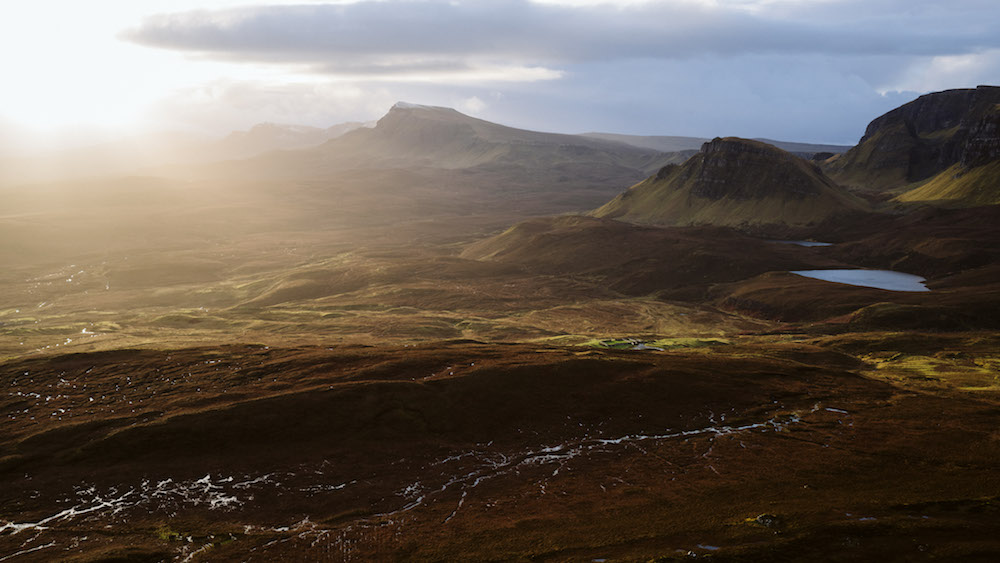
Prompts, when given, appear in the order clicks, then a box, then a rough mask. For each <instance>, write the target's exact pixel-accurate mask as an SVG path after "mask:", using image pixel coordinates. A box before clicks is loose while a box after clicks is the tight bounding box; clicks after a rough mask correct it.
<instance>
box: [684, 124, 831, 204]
mask: <svg viewBox="0 0 1000 563" xmlns="http://www.w3.org/2000/svg"><path fill="white" fill-rule="evenodd" d="M698 156H699V157H700V158H695V159H693V160H691V161H689V162H691V166H687V167H686V169H685V170H683V171H682V173H681V175H680V178H681V179H682V181H687V180H689V179H691V180H694V185H693V188H692V193H693V194H694V195H696V196H699V197H704V198H707V199H712V200H718V199H722V198H732V199H743V200H745V199H753V198H759V197H768V196H771V195H775V194H779V193H780V194H782V195H784V196H786V197H793V198H798V199H801V198H805V197H809V196H811V195H816V194H817V193H819V191H820V190H821V189H822V186H823V184H824V181H823V179H822V178H821V176H822V174H821V173H819V170H818V169H815V168H813V167H812V166H811V165H809V164H808V163H806V162H804V161H803V160H802V159H799V158H797V157H795V156H793V155H791V154H789V153H786V152H785V151H782V150H780V149H778V148H776V147H773V146H771V145H767V144H765V143H761V142H757V141H748V140H745V139H734V138H726V139H719V138H716V139H713V140H712V141H710V142H708V143H705V144H704V145H702V147H701V154H700V155H698Z"/></svg>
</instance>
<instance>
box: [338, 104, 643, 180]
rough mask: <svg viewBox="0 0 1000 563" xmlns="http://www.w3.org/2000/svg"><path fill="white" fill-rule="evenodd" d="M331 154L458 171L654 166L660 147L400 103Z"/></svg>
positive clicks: (358, 162)
mask: <svg viewBox="0 0 1000 563" xmlns="http://www.w3.org/2000/svg"><path fill="white" fill-rule="evenodd" d="M323 150H324V151H325V152H326V153H327V154H328V155H329V156H330V157H332V158H344V159H349V160H350V161H351V162H353V163H354V164H355V165H365V166H372V165H377V166H430V167H435V168H445V169H458V168H470V167H476V166H488V165H501V164H503V165H517V166H536V165H538V166H543V165H552V166H559V165H562V164H566V163H571V162H578V163H583V162H588V161H589V162H590V163H591V164H596V163H603V164H606V165H609V166H620V167H626V168H634V169H643V170H647V171H648V170H653V169H655V168H656V167H657V166H659V165H661V164H662V163H661V161H660V160H659V159H661V158H662V155H661V154H660V152H661V151H658V150H653V149H646V148H640V147H635V146H632V145H628V144H624V143H618V142H614V141H606V140H601V139H592V138H589V137H585V136H581V135H566V134H561V133H542V132H538V131H529V130H526V129H517V128H514V127H508V126H506V125H500V124H497V123H492V122H489V121H485V120H482V119H478V118H475V117H471V116H468V115H465V114H463V113H460V112H458V111H456V110H454V109H452V108H447V107H438V106H425V105H418V104H412V103H408V102H399V103H397V104H395V105H394V106H392V108H391V109H390V110H389V112H388V113H386V115H385V116H384V117H382V118H381V119H379V120H378V122H377V124H376V125H375V127H373V128H370V129H363V130H356V131H352V132H350V133H348V134H346V135H344V136H343V137H340V138H337V139H334V140H333V141H331V142H328V143H326V144H325V145H324V147H323Z"/></svg>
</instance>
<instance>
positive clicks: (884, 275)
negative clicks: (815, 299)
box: [792, 270, 930, 291]
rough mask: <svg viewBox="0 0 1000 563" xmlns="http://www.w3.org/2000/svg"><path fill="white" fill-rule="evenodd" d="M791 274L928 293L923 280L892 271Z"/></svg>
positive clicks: (818, 271) (834, 271) (797, 272)
mask: <svg viewBox="0 0 1000 563" xmlns="http://www.w3.org/2000/svg"><path fill="white" fill-rule="evenodd" d="M792 273H793V274H798V275H800V276H804V277H807V278H814V279H817V280H825V281H830V282H837V283H846V284H848V285H859V286H862V287H874V288H878V289H888V290H890V291H930V290H929V289H927V287H926V286H925V285H924V282H925V281H926V280H925V279H924V278H922V277H920V276H914V275H912V274H904V273H903V272H893V271H892V270H798V271H795V272H792Z"/></svg>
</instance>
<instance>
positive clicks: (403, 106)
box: [390, 102, 458, 113]
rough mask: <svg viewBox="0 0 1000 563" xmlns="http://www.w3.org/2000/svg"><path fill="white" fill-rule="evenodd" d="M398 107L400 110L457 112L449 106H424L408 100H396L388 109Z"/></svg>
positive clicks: (396, 108)
mask: <svg viewBox="0 0 1000 563" xmlns="http://www.w3.org/2000/svg"><path fill="white" fill-rule="evenodd" d="M399 109H402V110H412V109H420V110H431V111H447V112H454V113H458V112H457V111H455V110H454V109H452V108H449V107H444V106H425V105H422V104H412V103H410V102H396V103H395V104H393V105H392V108H391V109H390V111H391V110H399Z"/></svg>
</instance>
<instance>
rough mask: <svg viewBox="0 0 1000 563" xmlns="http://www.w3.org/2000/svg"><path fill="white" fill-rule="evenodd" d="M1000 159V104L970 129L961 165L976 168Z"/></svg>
mask: <svg viewBox="0 0 1000 563" xmlns="http://www.w3.org/2000/svg"><path fill="white" fill-rule="evenodd" d="M998 159H1000V104H998V105H996V106H994V107H993V111H992V112H990V113H989V114H988V115H987V116H986V117H984V118H983V119H982V120H981V121H980V122H979V123H977V124H976V125H975V126H973V127H972V128H971V129H969V136H968V139H967V140H966V142H965V146H964V147H963V149H962V156H961V159H960V163H961V164H962V166H963V167H965V168H975V167H976V166H982V165H984V164H988V163H990V162H993V161H995V160H998Z"/></svg>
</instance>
